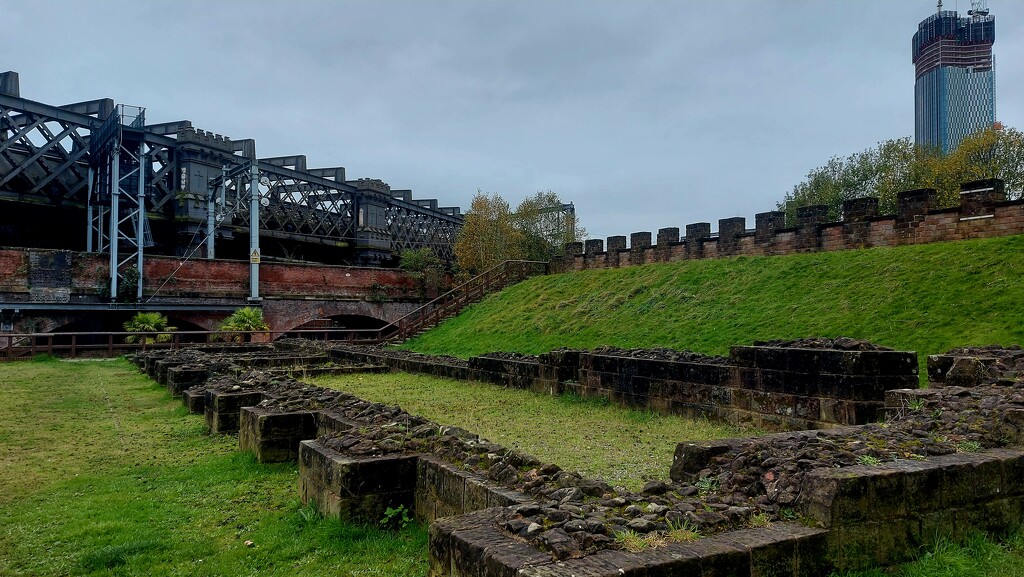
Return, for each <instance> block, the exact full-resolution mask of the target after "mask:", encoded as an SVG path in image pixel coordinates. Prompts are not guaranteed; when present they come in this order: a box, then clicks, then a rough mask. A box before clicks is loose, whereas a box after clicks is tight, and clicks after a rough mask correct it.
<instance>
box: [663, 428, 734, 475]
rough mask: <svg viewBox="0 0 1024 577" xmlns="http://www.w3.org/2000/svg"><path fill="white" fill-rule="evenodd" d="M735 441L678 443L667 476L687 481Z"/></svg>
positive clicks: (729, 448) (730, 447) (729, 447)
mask: <svg viewBox="0 0 1024 577" xmlns="http://www.w3.org/2000/svg"><path fill="white" fill-rule="evenodd" d="M737 443H738V441H737V440H735V439H717V440H711V441H696V442H684V443H679V444H678V445H676V451H675V454H674V455H673V457H672V468H671V470H670V471H669V477H671V478H672V480H673V481H676V482H680V483H682V482H689V481H691V480H692V477H693V475H696V474H697V473H699V472H700V471H701V470H702V469H705V468H707V466H708V465H710V464H711V460H712V459H714V458H715V457H717V456H719V455H723V454H725V453H728V452H729V451H731V450H732V449H733V447H735V446H736V444H737Z"/></svg>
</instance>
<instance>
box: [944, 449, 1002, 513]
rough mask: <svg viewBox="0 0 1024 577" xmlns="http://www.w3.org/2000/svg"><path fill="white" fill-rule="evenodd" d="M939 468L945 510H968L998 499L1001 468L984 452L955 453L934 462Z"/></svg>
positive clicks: (1000, 491)
mask: <svg viewBox="0 0 1024 577" xmlns="http://www.w3.org/2000/svg"><path fill="white" fill-rule="evenodd" d="M933 460H934V461H935V462H937V463H940V464H941V466H942V491H941V493H942V503H943V507H944V508H946V509H952V508H960V507H967V506H970V505H972V504H974V503H977V502H981V501H988V500H991V499H994V498H997V497H1000V496H1001V494H1002V491H1003V465H1002V463H1001V462H1000V461H999V459H997V458H996V457H993V456H990V455H986V454H984V453H955V454H952V455H942V456H941V457H939V458H935V459H933Z"/></svg>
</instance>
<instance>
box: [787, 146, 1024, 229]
mask: <svg viewBox="0 0 1024 577" xmlns="http://www.w3.org/2000/svg"><path fill="white" fill-rule="evenodd" d="M985 178H1000V179H1002V180H1003V181H1004V182H1005V185H1006V193H1007V197H1008V198H1010V199H1014V198H1020V197H1021V195H1022V193H1024V134H1021V132H1019V131H1017V130H1014V129H1012V128H1001V127H996V128H989V129H986V130H982V131H979V132H978V133H976V134H974V135H972V136H970V137H968V138H966V139H964V141H963V142H961V143H960V145H959V146H958V147H957V148H956V149H955V150H953V151H952V152H950V153H949V154H947V155H942V154H939V152H938V151H937V150H933V149H929V148H926V147H921V146H917V145H915V144H914V143H913V142H911V140H910V138H909V137H906V138H899V139H896V140H886V141H883V142H879V143H878V145H877V146H876V147H875V148H869V149H867V150H864V151H861V152H858V153H855V154H851V155H850V156H848V157H846V158H840V157H838V156H836V157H832V159H830V160H829V161H828V163H826V164H825V165H824V166H821V167H818V168H815V169H814V170H812V171H810V172H809V173H808V174H807V178H806V179H805V180H804V181H803V182H801V183H800V184H797V185H796V186H794V187H793V191H792V192H790V193H789V194H787V195H786V197H785V199H784V200H783V202H781V203H779V208H780V209H784V210H785V211H786V219H787V221H789V222H793V220H794V219H795V214H796V209H797V207H800V206H808V205H813V204H824V205H827V206H828V207H829V216H830V217H831V218H832V219H835V220H838V219H840V218H842V215H841V212H842V204H843V201H844V200H850V199H853V198H857V197H864V196H873V197H875V198H878V200H879V202H878V205H879V207H878V208H879V211H880V212H881V213H882V214H893V213H895V212H896V201H897V198H898V195H899V193H900V192H903V191H905V190H913V189H917V188H934V189H935V190H936V191H937V200H938V203H939V206H940V207H950V206H956V205H957V204H958V203H959V202H960V200H959V198H960V197H959V192H960V185H961V184H963V183H965V182H970V181H972V180H980V179H985Z"/></svg>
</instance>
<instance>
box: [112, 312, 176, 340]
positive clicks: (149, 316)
mask: <svg viewBox="0 0 1024 577" xmlns="http://www.w3.org/2000/svg"><path fill="white" fill-rule="evenodd" d="M123 326H124V330H126V331H128V332H130V333H149V334H138V335H128V336H126V337H125V338H124V342H126V343H139V342H141V343H146V344H149V343H166V342H167V341H169V340H171V334H170V333H169V332H167V331H176V330H178V327H172V326H169V325H168V324H167V317H165V316H164V315H162V314H160V313H156V312H153V313H147V312H142V311H140V312H138V313H135V316H134V317H132V318H131V319H130V320H127V321H125V323H124V325H123Z"/></svg>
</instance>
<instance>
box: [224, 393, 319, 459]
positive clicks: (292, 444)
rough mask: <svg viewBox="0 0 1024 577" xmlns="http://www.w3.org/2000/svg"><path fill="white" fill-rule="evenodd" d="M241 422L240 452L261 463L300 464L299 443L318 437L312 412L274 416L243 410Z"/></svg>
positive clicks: (265, 412) (269, 412)
mask: <svg viewBox="0 0 1024 577" xmlns="http://www.w3.org/2000/svg"><path fill="white" fill-rule="evenodd" d="M240 419H241V420H240V423H239V431H238V448H239V450H241V451H249V452H252V453H253V454H254V455H255V456H256V460H257V461H259V462H260V463H278V462H283V461H294V460H297V459H298V456H299V443H300V442H301V441H304V440H307V439H312V438H314V437H315V436H316V433H317V420H316V418H315V416H314V414H313V413H311V412H309V411H298V412H292V413H275V412H271V411H268V410H266V409H263V408H260V407H243V408H242V409H241V413H240Z"/></svg>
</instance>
